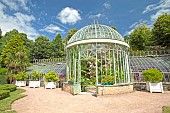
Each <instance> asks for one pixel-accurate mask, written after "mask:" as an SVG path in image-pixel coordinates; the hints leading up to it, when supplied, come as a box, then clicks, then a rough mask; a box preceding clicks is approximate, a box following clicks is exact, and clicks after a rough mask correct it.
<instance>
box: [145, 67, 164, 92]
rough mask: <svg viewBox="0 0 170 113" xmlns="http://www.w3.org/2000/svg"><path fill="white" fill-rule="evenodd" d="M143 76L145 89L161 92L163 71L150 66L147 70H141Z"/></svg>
mask: <svg viewBox="0 0 170 113" xmlns="http://www.w3.org/2000/svg"><path fill="white" fill-rule="evenodd" d="M142 75H143V76H144V78H143V79H144V81H146V89H147V90H148V91H150V92H151V93H152V92H162V93H163V85H162V82H161V81H162V80H163V77H164V76H163V73H162V72H161V71H159V70H158V69H156V68H151V69H148V70H144V71H143V72H142Z"/></svg>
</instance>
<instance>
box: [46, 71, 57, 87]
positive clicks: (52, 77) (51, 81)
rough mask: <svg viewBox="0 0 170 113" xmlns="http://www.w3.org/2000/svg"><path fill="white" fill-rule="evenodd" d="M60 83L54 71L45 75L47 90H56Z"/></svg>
mask: <svg viewBox="0 0 170 113" xmlns="http://www.w3.org/2000/svg"><path fill="white" fill-rule="evenodd" d="M57 81H59V78H58V76H57V74H56V73H55V72H54V71H50V72H48V73H47V74H45V82H44V83H45V88H51V89H52V88H56V82H57Z"/></svg>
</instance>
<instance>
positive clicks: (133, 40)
mask: <svg viewBox="0 0 170 113" xmlns="http://www.w3.org/2000/svg"><path fill="white" fill-rule="evenodd" d="M128 40H129V43H130V46H131V49H132V50H145V49H146V48H147V46H149V45H151V44H152V32H151V30H150V28H149V27H147V25H145V24H140V25H138V26H136V28H135V29H134V31H133V32H132V33H131V35H130V36H129V39H128Z"/></svg>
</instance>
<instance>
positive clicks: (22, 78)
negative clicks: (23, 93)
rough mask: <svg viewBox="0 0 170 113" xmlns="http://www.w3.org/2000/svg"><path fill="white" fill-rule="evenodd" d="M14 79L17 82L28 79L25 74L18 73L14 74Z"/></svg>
mask: <svg viewBox="0 0 170 113" xmlns="http://www.w3.org/2000/svg"><path fill="white" fill-rule="evenodd" d="M14 77H15V79H16V80H18V81H25V80H27V79H28V74H27V73H25V72H20V73H18V74H16V75H15V76H14Z"/></svg>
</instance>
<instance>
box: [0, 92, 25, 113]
mask: <svg viewBox="0 0 170 113" xmlns="http://www.w3.org/2000/svg"><path fill="white" fill-rule="evenodd" d="M22 92H25V90H24V89H17V90H16V91H14V92H11V93H10V96H9V97H8V98H5V99H3V100H0V113H16V111H15V110H11V104H12V103H13V102H14V101H15V100H17V99H20V98H23V97H25V96H26V95H24V94H21V93H22Z"/></svg>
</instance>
